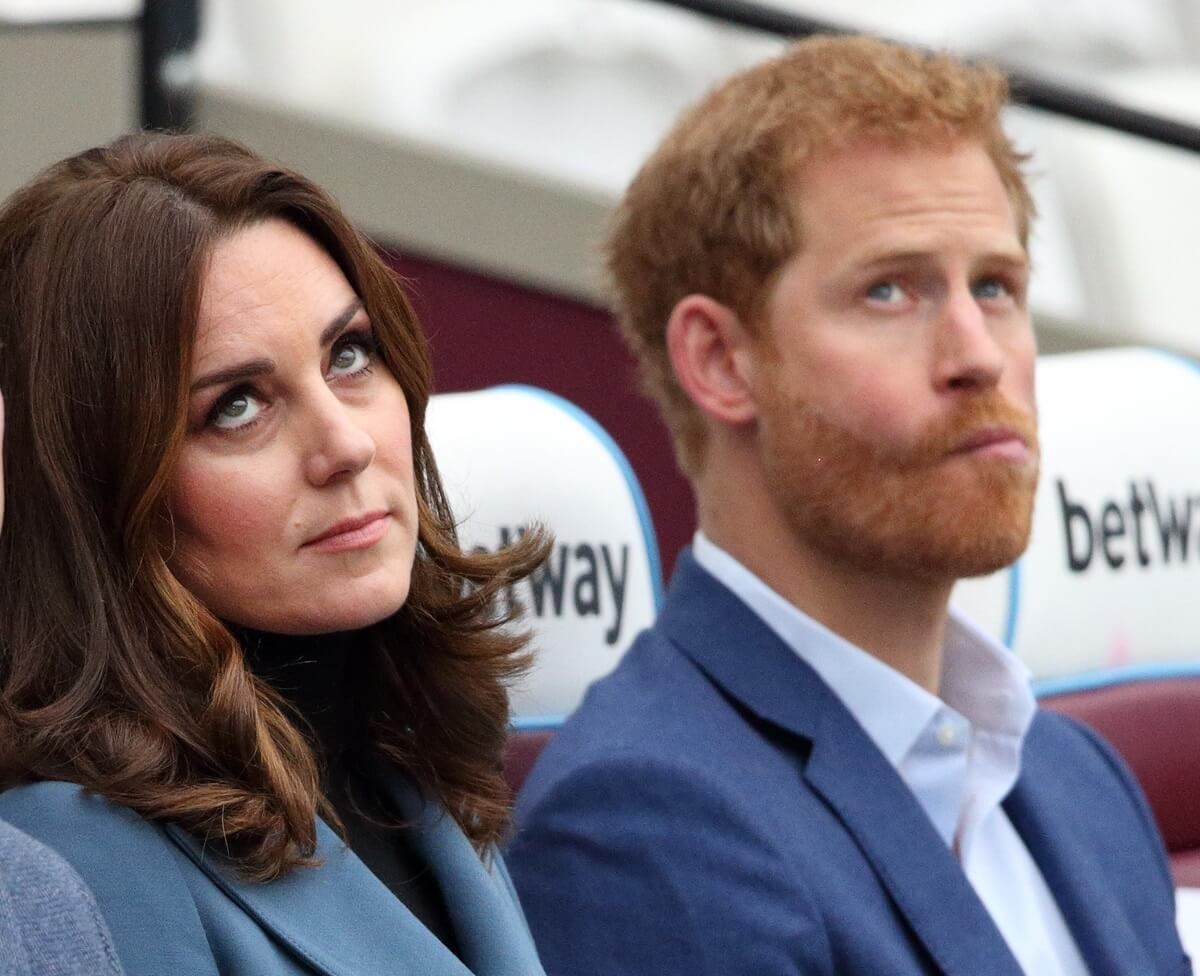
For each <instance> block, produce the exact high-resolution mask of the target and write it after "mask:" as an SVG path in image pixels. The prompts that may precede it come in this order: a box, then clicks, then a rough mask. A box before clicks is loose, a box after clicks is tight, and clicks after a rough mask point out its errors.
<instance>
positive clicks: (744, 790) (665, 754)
mask: <svg viewBox="0 0 1200 976" xmlns="http://www.w3.org/2000/svg"><path fill="white" fill-rule="evenodd" d="M1004 806H1005V809H1006V811H1007V812H1008V815H1009V817H1010V819H1011V820H1012V823H1013V825H1014V826H1015V828H1016V829H1017V831H1018V832H1019V834H1020V835H1021V837H1022V839H1023V840H1024V841H1025V844H1026V845H1027V847H1028V848H1029V850H1030V852H1031V854H1032V855H1033V857H1034V859H1035V861H1036V862H1037V864H1038V866H1039V867H1040V869H1041V871H1042V874H1043V875H1044V877H1045V878H1046V881H1047V882H1048V884H1049V886H1050V888H1051V890H1052V891H1053V892H1054V895H1055V898H1056V899H1057V901H1058V904H1059V905H1060V907H1061V909H1062V911H1063V914H1064V916H1065V917H1066V920H1067V924H1068V925H1069V926H1070V929H1071V931H1072V933H1073V934H1074V936H1075V939H1076V941H1077V943H1078V945H1079V948H1080V950H1081V952H1082V954H1083V958H1084V959H1085V960H1086V962H1087V964H1088V966H1089V968H1090V970H1091V973H1092V976H1150V974H1155V976H1184V974H1187V973H1190V972H1191V971H1192V970H1191V964H1190V962H1189V961H1188V959H1187V956H1186V954H1185V953H1184V950H1183V947H1182V945H1181V944H1180V941H1179V937H1178V934H1177V932H1176V929H1175V918H1174V889H1173V886H1172V882H1171V878H1170V875H1169V873H1168V870H1167V867H1166V862H1165V857H1164V853H1163V849H1162V842H1161V839H1160V837H1159V835H1158V832H1157V829H1156V827H1155V825H1154V822H1153V820H1152V818H1151V815H1150V813H1149V811H1148V809H1147V806H1146V803H1145V800H1144V799H1143V797H1142V795H1141V792H1140V791H1139V789H1138V787H1137V785H1136V784H1135V783H1134V781H1133V779H1132V778H1131V776H1130V774H1129V772H1128V771H1127V770H1126V768H1125V767H1124V766H1123V765H1122V763H1121V762H1120V760H1119V759H1118V758H1117V757H1116V755H1115V754H1114V753H1113V751H1112V750H1111V749H1110V748H1109V747H1108V746H1107V745H1105V744H1104V743H1103V742H1102V741H1101V740H1100V739H1099V738H1098V737H1097V736H1096V735H1094V734H1093V733H1092V732H1090V731H1088V730H1087V729H1085V728H1083V727H1082V726H1080V725H1078V724H1077V723H1074V722H1072V721H1070V720H1068V719H1065V718H1062V717H1060V716H1057V715H1053V714H1048V713H1044V712H1043V713H1039V714H1038V715H1037V717H1036V718H1035V720H1034V722H1033V726H1032V728H1031V729H1030V732H1029V735H1028V738H1027V740H1026V745H1025V751H1024V755H1023V765H1022V772H1021V777H1020V779H1019V781H1018V783H1017V785H1016V787H1015V788H1014V789H1013V791H1012V793H1011V794H1010V795H1009V797H1008V799H1007V800H1006V802H1005V804H1004ZM517 822H518V832H517V835H516V838H515V840H514V843H513V845H512V847H511V849H510V852H509V866H510V868H511V869H512V872H513V877H514V880H515V881H516V885H517V890H518V891H519V892H520V893H521V898H522V902H523V903H524V905H525V911H526V914H527V916H528V918H529V922H530V925H531V926H532V928H533V933H534V936H535V938H536V940H537V942H538V947H539V951H540V952H541V955H542V959H543V961H544V963H545V965H546V970H547V972H548V973H550V974H551V976H575V974H579V976H583V974H585V973H586V974H588V976H632V974H638V976H644V974H653V976H684V974H686V976H795V974H799V973H805V974H816V973H821V974H830V976H833V974H837V976H909V974H918V973H920V974H934V973H937V974H945V976H1020V968H1019V966H1018V964H1017V962H1016V960H1015V959H1014V957H1013V955H1012V953H1011V952H1010V950H1009V949H1008V946H1007V944H1006V943H1005V941H1004V938H1003V937H1002V936H1001V934H1000V932H999V930H998V929H997V928H996V926H995V923H994V922H993V921H992V920H991V917H990V915H989V914H988V913H987V911H986V909H985V908H984V906H983V904H982V902H980V900H979V898H978V896H977V895H976V894H975V892H974V889H973V888H972V887H971V884H970V882H969V881H968V880H967V878H966V876H965V874H964V873H963V871H962V869H961V867H960V865H959V863H958V861H957V860H956V859H955V857H954V855H953V854H952V853H951V851H950V850H949V849H948V848H947V846H946V844H945V843H944V842H943V841H942V839H941V837H940V836H939V835H938V833H937V831H936V830H935V828H934V827H933V825H932V823H931V822H930V820H929V819H928V817H927V816H926V814H925V813H924V811H923V810H922V809H921V807H920V805H919V804H918V803H917V800H916V799H915V797H914V796H913V795H912V793H911V792H910V791H909V790H908V788H907V787H906V786H905V785H904V783H903V781H902V780H901V779H900V777H899V775H898V774H897V773H896V771H895V770H894V769H893V767H892V766H891V765H890V764H889V763H888V762H887V760H886V759H885V758H884V756H883V754H882V753H881V752H880V751H879V750H878V749H877V748H876V746H875V745H874V744H873V743H872V742H871V741H870V739H869V738H868V737H867V735H866V733H865V732H864V731H863V729H862V727H861V726H860V725H859V724H858V723H857V722H856V721H855V720H854V718H853V717H852V716H851V715H850V713H849V712H848V711H847V709H846V708H845V706H844V705H842V703H841V701H840V700H839V699H838V698H837V697H835V696H834V694H833V693H832V692H831V691H830V690H829V688H828V686H826V685H825V684H824V683H823V682H822V681H821V680H820V678H818V677H817V675H816V673H815V672H814V671H813V670H812V669H811V668H809V667H808V666H807V665H806V664H804V663H803V661H801V659H800V658H799V657H797V656H796V654H794V653H793V652H792V651H791V650H790V649H789V648H788V647H787V646H786V645H785V644H784V643H783V642H782V641H780V640H779V639H778V638H777V637H776V636H775V634H774V633H773V632H772V631H771V630H770V629H769V628H768V627H767V626H766V625H765V624H764V623H762V621H761V620H760V619H759V618H758V617H757V616H756V615H755V614H754V613H753V612H752V611H751V610H750V609H749V608H748V607H746V605H745V604H744V603H742V602H741V601H740V600H739V599H738V598H737V597H736V596H734V594H733V593H731V592H730V591H729V590H728V589H727V588H726V587H724V586H723V585H722V584H720V583H719V582H718V581H717V580H715V579H714V578H713V577H712V576H710V575H709V574H708V573H706V572H705V571H704V570H702V569H701V568H700V566H699V565H698V564H697V563H696V562H695V560H694V559H693V558H692V557H691V554H690V552H685V553H684V554H683V555H682V556H681V557H680V561H679V566H678V569H677V571H676V574H675V578H674V579H673V581H672V586H671V590H670V592H669V594H668V597H667V600H666V604H665V606H664V608H663V611H662V613H661V615H660V616H659V619H658V621H657V623H656V624H655V625H654V627H653V628H651V629H650V630H648V631H646V632H644V633H643V634H642V635H641V636H640V637H639V638H638V640H637V641H636V642H635V644H634V646H633V647H632V648H631V650H630V651H629V653H628V654H627V655H626V657H625V659H624V660H623V661H622V662H621V664H620V665H619V667H618V668H617V670H616V671H615V672H614V673H613V674H612V675H610V676H609V677H607V678H605V679H603V680H601V681H600V682H598V683H597V684H596V685H595V686H594V687H593V688H592V689H591V690H590V691H589V693H588V695H587V697H586V699H585V700H584V702H583V704H582V705H581V706H580V708H579V710H578V711H577V712H576V714H575V715H574V716H573V717H572V718H571V719H570V720H569V721H568V722H567V724H566V727H565V728H564V729H563V730H562V731H561V732H560V733H559V734H558V735H557V736H555V738H554V741H553V742H552V743H551V744H550V745H549V747H548V748H547V749H546V751H545V752H544V754H543V756H542V758H541V760H540V761H539V763H538V764H537V766H536V767H535V768H534V770H533V773H532V774H531V776H530V778H529V780H528V781H527V784H526V786H525V789H524V791H523V793H522V795H521V797H520V799H519V801H518V805H517ZM1028 976H1039V974H1028Z"/></svg>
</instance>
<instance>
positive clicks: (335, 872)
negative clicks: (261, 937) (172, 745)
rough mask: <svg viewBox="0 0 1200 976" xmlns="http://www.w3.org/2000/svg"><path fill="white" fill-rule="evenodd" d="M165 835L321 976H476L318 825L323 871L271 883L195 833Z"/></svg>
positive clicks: (299, 872) (298, 872) (301, 870)
mask: <svg viewBox="0 0 1200 976" xmlns="http://www.w3.org/2000/svg"><path fill="white" fill-rule="evenodd" d="M167 832H168V834H169V835H170V836H171V839H172V840H174V841H175V843H176V844H178V845H179V846H180V847H181V848H183V850H184V851H185V852H186V853H187V855H188V856H189V857H190V858H191V859H192V860H193V861H194V862H195V863H196V865H197V866H198V867H199V868H200V869H201V870H202V871H204V872H205V874H207V875H208V876H209V878H211V879H212V881H213V882H214V883H215V884H216V885H217V886H218V887H219V888H221V889H222V890H223V891H224V892H225V893H226V894H227V895H228V896H229V897H230V898H231V899H233V901H234V902H236V903H237V904H238V905H239V906H240V907H241V908H242V910H243V911H245V912H246V913H247V914H248V915H250V916H251V917H252V918H254V919H255V921H257V922H258V924H259V925H260V926H261V927H262V928H263V929H264V930H266V931H267V932H269V933H270V934H271V935H272V936H274V937H275V938H276V939H277V940H278V941H280V942H281V943H283V944H284V945H286V946H288V947H289V948H290V949H291V951H292V952H293V953H294V954H295V955H296V956H298V957H299V958H300V959H301V960H303V962H304V963H305V964H306V965H307V966H309V967H310V968H311V969H312V970H313V971H314V972H317V973H320V974H322V976H407V974H411V976H470V972H469V970H468V969H467V968H466V966H464V965H463V964H462V963H461V962H460V961H459V960H458V959H457V958H455V956H454V954H453V953H452V952H450V950H449V949H447V948H446V947H445V946H444V945H442V943H441V941H440V940H439V939H438V938H437V937H436V936H435V935H433V934H432V933H431V932H430V931H429V930H428V929H427V928H425V926H424V925H422V924H421V922H420V921H418V920H417V918H416V917H415V916H414V915H413V914H412V913H411V912H410V911H409V910H408V909H407V908H406V907H405V906H404V905H403V903H402V902H400V900H399V899H397V898H396V897H395V896H394V895H393V894H392V893H391V892H390V891H388V889H387V888H386V887H384V885H383V884H382V883H381V882H380V881H379V880H378V879H377V878H376V877H375V875H373V874H372V873H371V872H370V870H369V869H368V868H367V867H366V865H364V864H363V863H362V862H361V861H360V860H359V859H358V858H357V857H355V855H354V854H353V853H351V851H350V850H349V848H347V847H346V846H345V844H343V843H342V841H341V839H340V838H339V837H338V836H337V835H336V834H335V833H334V832H333V831H332V830H331V829H330V828H329V827H328V826H326V824H325V823H324V821H321V820H318V821H317V852H316V856H317V858H319V859H320V861H321V864H320V865H319V866H318V867H315V868H297V869H295V870H293V871H291V872H289V873H288V874H286V875H284V876H283V877H282V878H279V879H277V880H275V881H272V882H270V883H268V884H256V883H253V882H249V881H244V880H243V879H241V878H240V877H238V876H237V875H236V874H235V873H234V871H233V868H232V866H231V864H230V862H229V861H228V859H226V858H224V857H223V856H221V855H220V854H219V853H217V852H216V851H214V850H213V849H212V848H211V847H206V846H205V845H204V844H203V843H202V842H201V841H199V840H197V839H196V838H195V837H193V836H192V835H191V834H189V833H187V832H186V831H184V830H182V829H180V828H178V827H176V826H174V825H168V826H167Z"/></svg>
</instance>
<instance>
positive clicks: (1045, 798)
mask: <svg viewBox="0 0 1200 976" xmlns="http://www.w3.org/2000/svg"><path fill="white" fill-rule="evenodd" d="M1030 732H1031V734H1035V733H1036V724H1035V727H1034V729H1031V730H1030ZM1026 757H1027V760H1026V762H1025V767H1024V769H1023V770H1022V775H1021V778H1020V779H1019V780H1018V781H1017V785H1016V788H1015V789H1014V790H1013V791H1012V793H1010V794H1009V796H1008V799H1007V800H1005V801H1004V808H1005V810H1006V811H1007V812H1008V816H1009V819H1010V820H1011V821H1012V824H1013V826H1014V827H1015V828H1016V830H1017V833H1018V834H1020V835H1021V839H1022V840H1023V841H1024V842H1025V846H1026V847H1027V848H1028V849H1029V853H1030V854H1031V855H1033V859H1034V861H1035V862H1036V863H1037V866H1038V869H1039V870H1040V871H1041V872H1042V877H1043V878H1045V879H1046V884H1047V885H1048V886H1049V888H1050V891H1051V892H1052V893H1053V895H1054V900H1055V901H1056V902H1057V903H1058V907H1059V909H1060V910H1061V911H1062V913H1063V918H1064V919H1065V920H1066V923H1067V928H1068V929H1070V931H1071V935H1072V936H1074V938H1075V944H1076V945H1077V946H1078V947H1079V952H1080V954H1081V955H1082V956H1083V958H1084V961H1085V962H1086V963H1087V967H1088V971H1089V972H1091V973H1094V974H1095V976H1105V974H1110V973H1112V974H1116V973H1150V972H1153V971H1154V965H1153V963H1152V962H1151V960H1150V958H1149V957H1148V956H1147V955H1146V951H1145V949H1143V948H1142V942H1141V939H1140V938H1139V937H1138V933H1137V932H1135V931H1134V930H1133V929H1132V928H1131V927H1130V924H1129V918H1128V915H1127V914H1126V912H1125V911H1123V910H1122V909H1121V906H1120V904H1119V903H1118V901H1117V899H1116V897H1115V895H1114V894H1113V892H1112V891H1111V890H1110V888H1109V887H1108V882H1104V881H1103V880H1102V883H1100V884H1097V883H1096V880H1097V879H1104V878H1105V877H1106V873H1111V872H1105V870H1104V867H1103V865H1101V864H1099V863H1098V862H1097V852H1096V850H1095V849H1094V847H1092V846H1091V845H1089V844H1087V843H1084V841H1083V839H1082V837H1081V836H1080V835H1079V834H1078V833H1077V832H1075V831H1072V830H1070V829H1069V828H1064V827H1063V826H1062V825H1064V824H1068V823H1069V822H1070V821H1069V818H1064V816H1063V812H1062V810H1061V806H1060V804H1061V799H1056V796H1055V793H1054V791H1051V790H1049V788H1048V787H1049V784H1051V783H1053V782H1054V781H1055V780H1054V776H1055V773H1054V770H1053V768H1044V767H1043V768H1039V765H1038V761H1039V760H1038V759H1037V758H1032V759H1029V758H1028V757H1030V753H1029V751H1027V752H1026ZM1085 815H1086V814H1085Z"/></svg>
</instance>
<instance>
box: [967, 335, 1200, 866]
mask: <svg viewBox="0 0 1200 976" xmlns="http://www.w3.org/2000/svg"><path fill="white" fill-rule="evenodd" d="M1038 370H1039V373H1038V402H1039V414H1040V429H1041V447H1042V478H1041V484H1040V487H1039V489H1038V500H1037V511H1036V514H1035V516H1034V526H1033V535H1032V538H1031V541H1030V546H1029V549H1028V551H1027V552H1026V554H1025V555H1024V556H1023V557H1022V559H1021V560H1020V561H1019V562H1018V563H1017V564H1016V565H1015V566H1014V567H1012V568H1011V569H1008V570H1005V571H1003V572H1001V573H997V574H995V575H993V576H989V577H986V578H983V579H980V580H969V581H965V582H964V583H961V584H959V586H958V588H957V589H956V590H955V595H954V602H955V603H956V604H957V605H958V606H959V607H960V608H961V609H963V610H965V611H966V612H967V613H968V614H969V615H971V616H972V617H974V618H975V619H976V620H977V621H978V622H979V623H981V624H983V625H984V627H985V628H987V629H989V630H990V631H991V632H992V633H993V634H995V635H996V636H997V637H999V638H1000V639H1002V640H1003V641H1005V642H1006V643H1007V644H1008V645H1009V646H1010V647H1011V648H1012V649H1013V650H1014V651H1015V652H1016V653H1017V654H1018V655H1019V656H1020V657H1021V658H1022V660H1024V661H1025V663H1026V664H1027V665H1028V666H1029V668H1030V670H1031V671H1032V672H1033V674H1034V677H1035V681H1036V684H1035V689H1036V691H1037V692H1038V695H1039V697H1040V699H1041V701H1042V703H1043V704H1044V705H1045V706H1047V707H1049V708H1053V709H1057V710H1060V711H1062V712H1065V713H1067V714H1069V715H1072V716H1074V717H1076V718H1078V719H1080V720H1081V721H1083V722H1086V723H1088V724H1089V725H1091V726H1093V727H1095V728H1096V729H1097V730H1098V731H1099V732H1101V734H1103V735H1104V736H1105V737H1106V738H1107V739H1108V740H1109V741H1110V742H1112V744H1113V745H1114V746H1115V747H1116V748H1117V750H1118V751H1119V752H1120V753H1121V754H1122V755H1123V756H1124V758H1125V760H1126V761H1127V762H1128V764H1129V765H1130V767H1131V768H1132V769H1133V771H1134V774H1135V775H1136V776H1137V777H1138V779H1139V780H1140V782H1141V784H1142V787H1143V789H1144V790H1145V792H1146V795H1147V797H1148V799H1149V801H1150V806H1151V808H1152V809H1153V811H1154V815H1155V817H1156V818H1157V820H1158V824H1159V827H1160V828H1161V830H1162V833H1163V837H1164V839H1165V840H1166V844H1167V848H1168V851H1169V852H1170V855H1171V864H1172V870H1173V872H1174V874H1175V877H1176V881H1177V883H1179V884H1181V885H1189V886H1196V885H1200V600H1198V599H1197V597H1200V369H1198V368H1197V366H1196V365H1195V364H1194V363H1192V362H1191V361H1190V360H1185V359H1182V358H1179V357H1176V356H1173V355H1169V354H1166V353H1162V352H1158V351H1154V350H1149V349H1117V350H1104V351H1095V352H1085V353H1071V354H1067V355H1061V356H1046V357H1043V358H1042V359H1041V360H1040V361H1039V365H1038Z"/></svg>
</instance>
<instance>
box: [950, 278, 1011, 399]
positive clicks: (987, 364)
mask: <svg viewBox="0 0 1200 976" xmlns="http://www.w3.org/2000/svg"><path fill="white" fill-rule="evenodd" d="M936 350H937V364H936V382H937V387H938V389H939V390H943V391H950V390H964V391H965V390H983V389H989V388H991V387H993V386H995V385H996V384H997V382H999V380H1000V374H1001V373H1003V372H1004V363H1005V358H1004V349H1003V347H1002V345H1001V344H1000V342H999V341H998V339H997V337H996V334H995V332H994V330H993V323H992V322H991V321H990V320H989V317H988V315H987V313H986V312H985V311H984V309H983V308H982V307H981V305H980V303H979V300H978V299H977V298H976V296H975V294H974V293H973V292H972V290H971V288H970V287H969V286H968V285H967V284H965V283H964V284H962V285H961V286H959V287H956V288H953V289H952V290H951V291H950V292H949V293H948V294H947V296H946V299H945V304H944V306H943V308H942V310H941V318H940V321H939V322H938V341H937V345H936Z"/></svg>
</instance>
